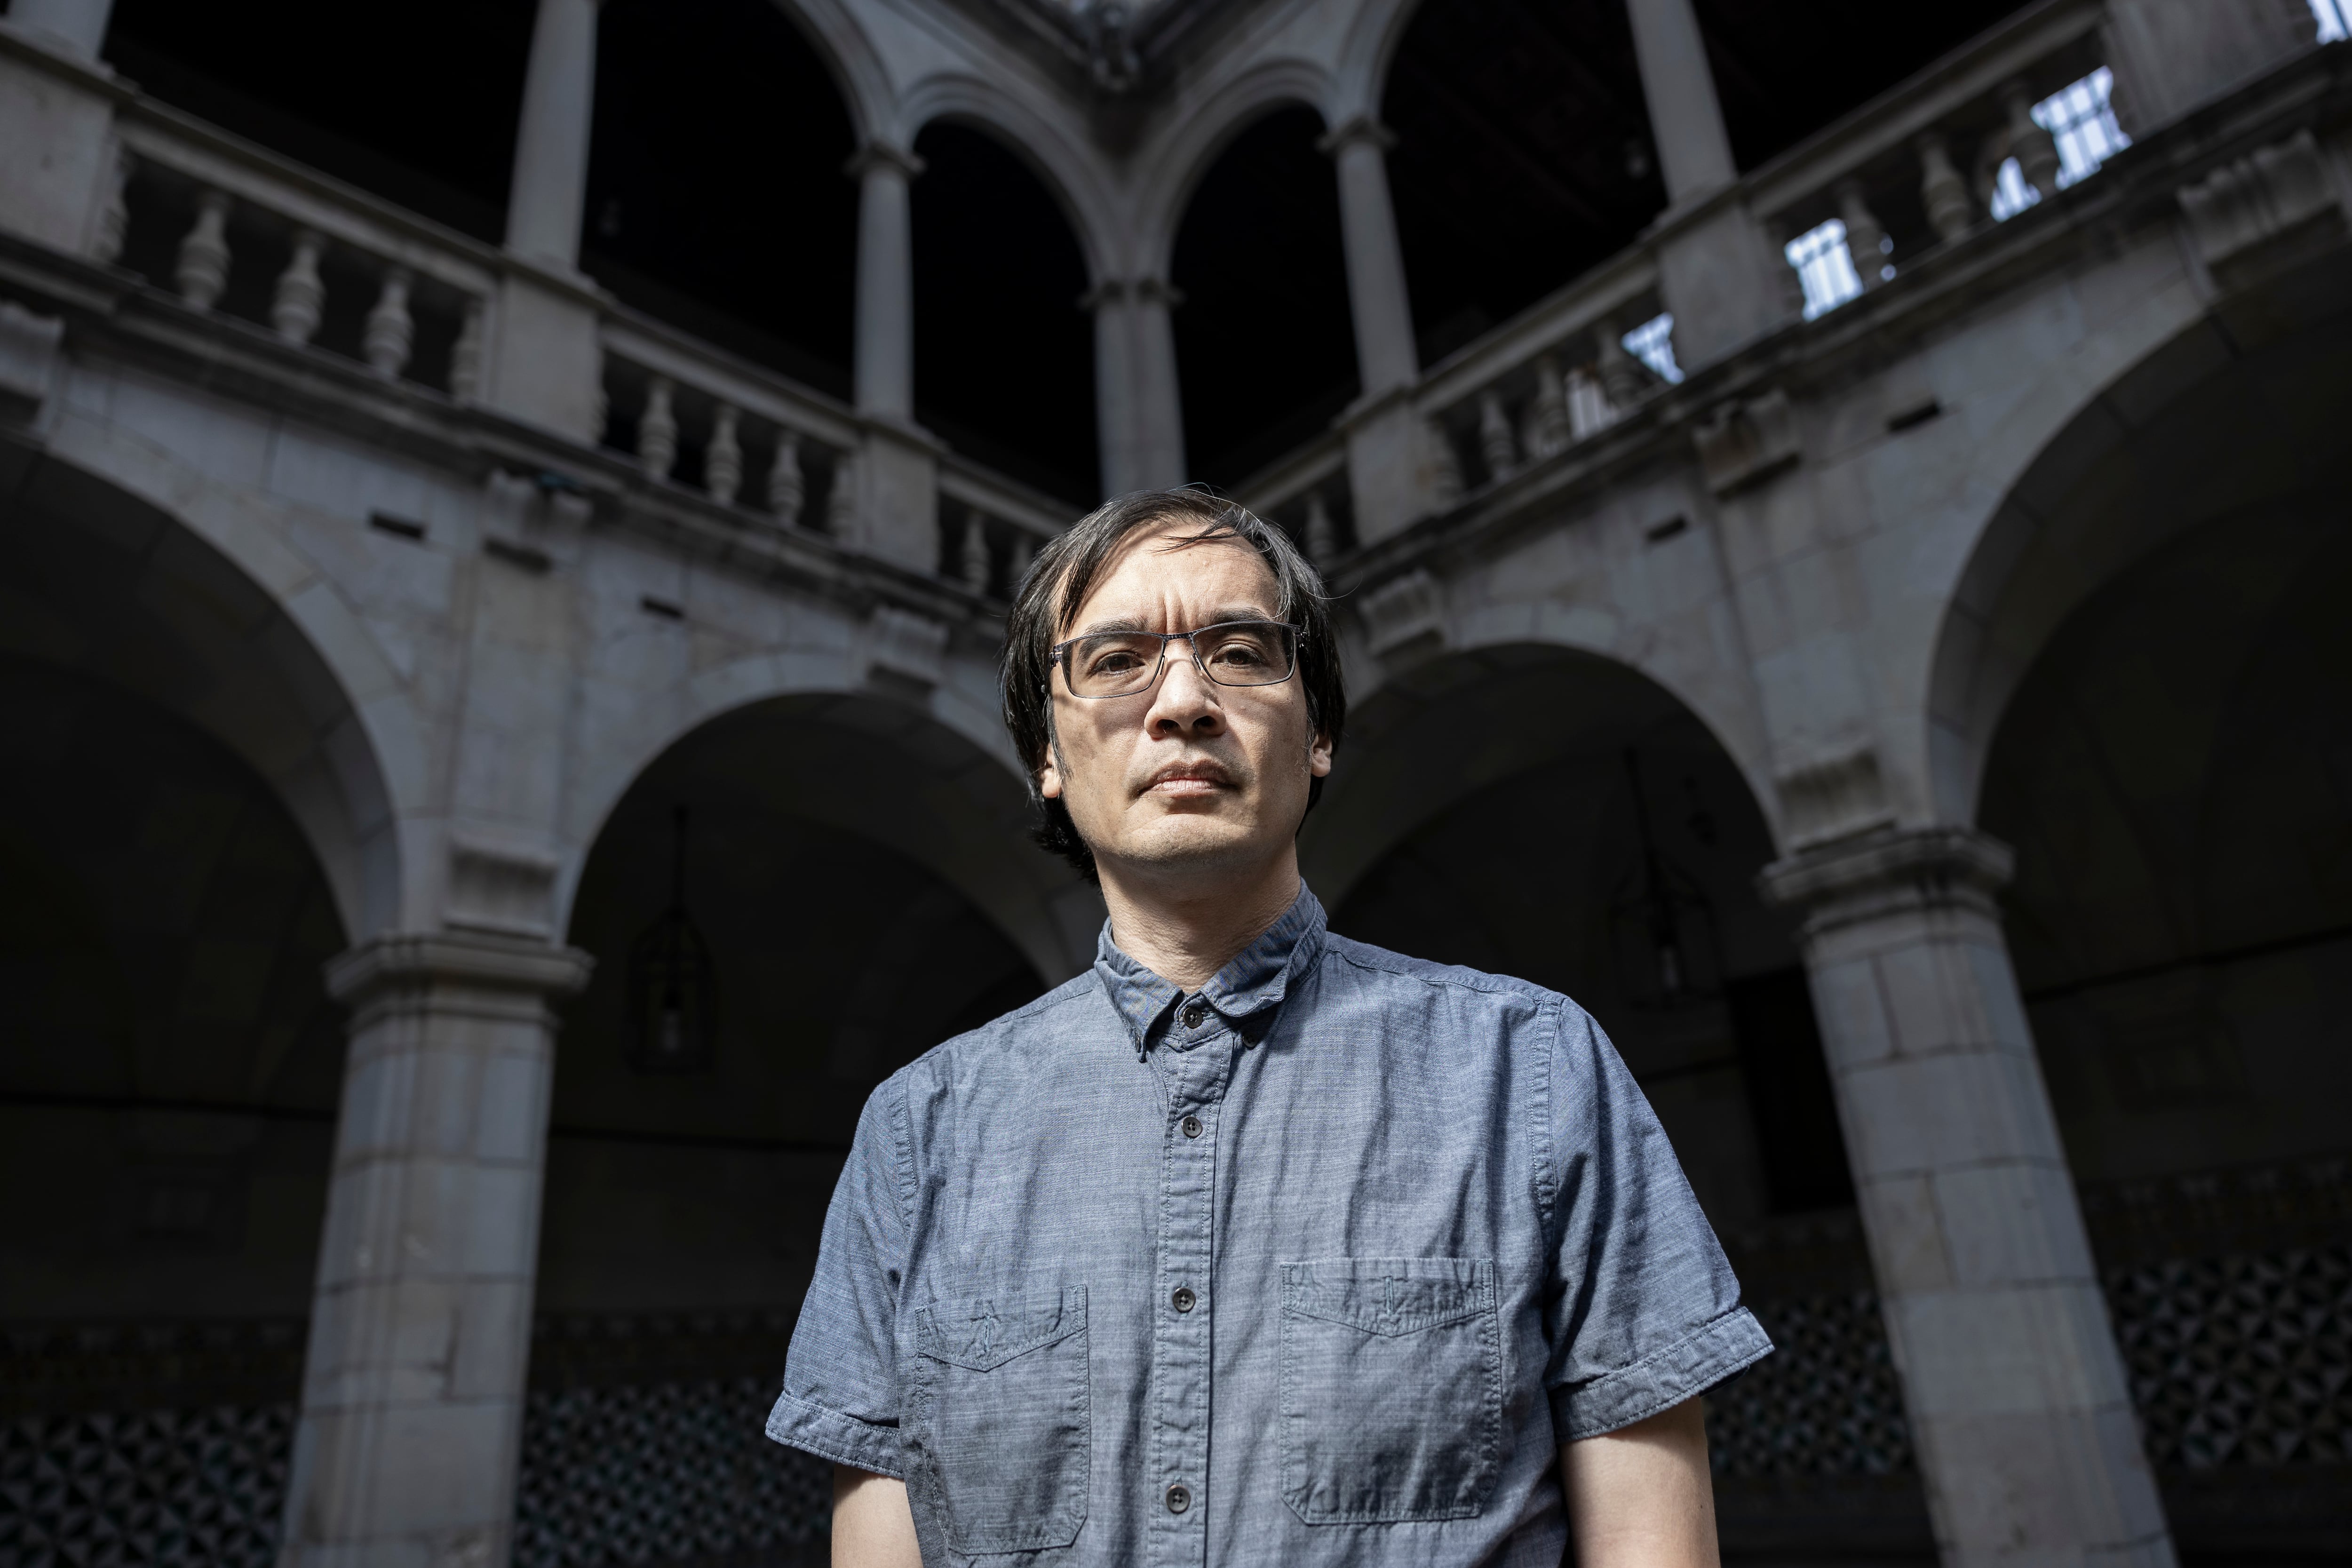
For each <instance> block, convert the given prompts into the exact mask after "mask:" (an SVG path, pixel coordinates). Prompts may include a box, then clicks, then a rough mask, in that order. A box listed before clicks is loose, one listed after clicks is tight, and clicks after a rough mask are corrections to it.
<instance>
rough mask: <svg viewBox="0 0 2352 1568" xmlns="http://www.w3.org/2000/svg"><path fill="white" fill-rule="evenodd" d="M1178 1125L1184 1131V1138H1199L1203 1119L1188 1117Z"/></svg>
mask: <svg viewBox="0 0 2352 1568" xmlns="http://www.w3.org/2000/svg"><path fill="white" fill-rule="evenodd" d="M1176 1125H1177V1126H1179V1127H1181V1128H1182V1129H1183V1130H1184V1136H1185V1137H1187V1138H1198V1137H1199V1136H1200V1135H1201V1119H1200V1118H1199V1117H1197V1116H1188V1117H1186V1118H1184V1120H1183V1121H1180V1122H1178V1123H1177V1124H1176Z"/></svg>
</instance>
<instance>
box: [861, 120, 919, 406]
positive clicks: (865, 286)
mask: <svg viewBox="0 0 2352 1568" xmlns="http://www.w3.org/2000/svg"><path fill="white" fill-rule="evenodd" d="M922 172H923V165H922V162H921V160H919V159H918V158H917V157H916V156H915V155H914V154H913V153H908V152H907V151H905V150H904V149H902V148H898V147H892V146H889V145H887V143H884V142H870V143H868V144H867V145H866V147H865V148H864V149H862V150H861V151H860V152H859V153H857V155H856V157H854V158H852V159H851V160H850V161H849V173H850V174H854V175H856V177H857V182H858V193H857V318H856V333H857V336H856V368H855V371H854V373H853V375H852V383H853V385H854V387H855V390H856V401H857V410H858V412H859V413H861V414H871V415H874V416H877V417H880V418H884V419H905V420H911V419H913V418H914V416H915V268H914V259H913V254H912V251H911V248H910V243H909V242H910V236H909V232H908V214H907V182H908V181H909V180H911V179H913V178H914V177H915V176H916V175H917V174H921V173H922Z"/></svg>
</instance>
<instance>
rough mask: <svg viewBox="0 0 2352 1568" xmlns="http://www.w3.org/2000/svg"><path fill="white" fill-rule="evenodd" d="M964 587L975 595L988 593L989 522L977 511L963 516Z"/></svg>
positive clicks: (962, 565) (962, 564)
mask: <svg viewBox="0 0 2352 1568" xmlns="http://www.w3.org/2000/svg"><path fill="white" fill-rule="evenodd" d="M958 564H959V565H961V567H962V568H963V585H964V586H965V587H967V588H969V589H971V591H972V592H973V593H975V594H985V593H987V592H988V520H987V519H985V518H983V517H982V516H981V515H980V513H979V512H978V511H977V510H971V511H967V512H965V513H964V514H963V551H962V554H961V559H960V560H959V562H958Z"/></svg>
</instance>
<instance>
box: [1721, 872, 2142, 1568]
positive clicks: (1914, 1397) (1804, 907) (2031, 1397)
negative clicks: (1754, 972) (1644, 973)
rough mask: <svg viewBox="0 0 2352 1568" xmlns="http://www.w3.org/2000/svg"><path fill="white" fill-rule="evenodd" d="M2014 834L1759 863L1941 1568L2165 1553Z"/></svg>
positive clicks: (2138, 1558) (2103, 1560) (2126, 1560)
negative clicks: (2044, 1007)
mask: <svg viewBox="0 0 2352 1568" xmlns="http://www.w3.org/2000/svg"><path fill="white" fill-rule="evenodd" d="M2009 870H2010V853H2009V851H2008V849H2007V848H2006V847H2003V846H2001V845H2000V844H1998V843H1996V842H1995V841H1994V840H1992V839H1990V838H1988V837H1985V836H1984V835H1982V834H1980V833H1979V832H1977V831H1975V830H1974V829H1972V828H1967V827H1948V826H1946V827H1928V828H1919V829H1915V830H1908V831H1897V830H1894V829H1885V830H1881V831H1879V832H1875V833H1871V834H1865V835H1863V836H1861V837H1856V838H1852V839H1847V840H1844V841H1842V842H1839V843H1835V844H1831V845H1827V846H1823V847H1820V848H1816V849H1811V850H1807V851H1804V852H1801V853H1800V854H1798V855H1795V856H1792V857H1791V858H1788V859H1785V860H1782V861H1780V862H1779V863H1777V864H1775V865H1772V866H1769V867H1768V868H1765V871H1764V874H1763V883H1764V886H1765V889H1766V890H1767V891H1768V892H1769V894H1770V895H1771V896H1772V897H1773V898H1774V899H1775V900H1777V901H1779V902H1780V903H1782V904H1785V905H1788V906H1790V907H1791V908H1793V909H1796V910H1800V911H1801V913H1802V921H1803V923H1802V935H1801V940H1802V944H1803V947H1804V952H1805V962H1806V965H1807V967H1808V968H1809V970H1810V971H1811V979H1812V992H1813V1004H1814V1006H1815V1008H1816V1010H1817V1011H1818V1013H1819V1015H1820V1019H1821V1029H1822V1046H1823V1048H1824V1049H1825V1050H1826V1051H1827V1052H1828V1055H1829V1058H1830V1069H1831V1075H1832V1080H1833V1081H1834V1082H1835V1084H1836V1086H1837V1101H1838V1113H1839V1118H1840V1120H1841V1121H1842V1122H1843V1126H1844V1129H1845V1137H1846V1146H1847V1149H1848V1150H1849V1152H1850V1153H1851V1156H1852V1159H1853V1173H1854V1189H1855V1192H1856V1194H1857V1196H1858V1198H1859V1200H1860V1204H1861V1208H1862V1219H1863V1228H1864V1234H1865V1235H1866V1236H1867V1237H1868V1240H1869V1244H1870V1252H1871V1258H1872V1263H1873V1266H1874V1270H1875V1272H1876V1275H1877V1279H1878V1289H1879V1296H1880V1301H1881V1306H1882V1309H1883V1310H1884V1312H1885V1320H1886V1330H1887V1337H1888V1340H1889V1342H1891V1344H1892V1347H1893V1350H1894V1353H1895V1367H1896V1370H1897V1372H1898V1373H1900V1374H1901V1376H1902V1380H1903V1394H1904V1404H1905V1407H1906V1411H1907V1412H1908V1414H1909V1417H1910V1426H1911V1436H1912V1442H1913V1444H1914V1446H1915V1447H1916V1451H1917V1453H1918V1457H1919V1467H1920V1470H1921V1472H1922V1475H1923V1476H1924V1478H1925V1479H1926V1482H1927V1502H1928V1509H1929V1511H1930V1513H1931V1514H1932V1516H1933V1518H1934V1521H1935V1529H1936V1537H1937V1544H1938V1546H1939V1548H1940V1550H1941V1552H1942V1556H1943V1561H1944V1562H1945V1563H1948V1564H1952V1565H1955V1568H1959V1565H1975V1564H1986V1565H1990V1564H1993V1563H2002V1564H2010V1565H2016V1564H2024V1563H2032V1564H2037V1565H2040V1564H2047V1565H2051V1568H2056V1565H2058V1564H2090V1563H2099V1564H2103V1565H2106V1564H2137V1565H2145V1568H2170V1564H2171V1563H2172V1562H2173V1555H2172V1543H2171V1540H2170V1537H2169V1536H2168V1533H2167V1531H2166V1529H2165V1522H2164V1513H2163V1510H2162V1507H2161V1504H2160V1503H2159V1502H2158V1497H2157V1490H2156V1483H2155V1479H2154V1478H2153V1477H2152V1476H2151V1474H2150V1473H2149V1470H2148V1466H2147V1458H2146V1457H2145V1455H2144V1454H2143V1453H2142V1452H2141V1449H2140V1445H2139V1436H2138V1432H2137V1427H2136V1426H2135V1425H2134V1421H2133V1416H2132V1406H2131V1400H2130V1396H2129V1393H2128V1389H2127V1386H2126V1383H2125V1379H2124V1368H2123V1358H2122V1356H2121V1354H2120V1353H2119V1352H2117V1350H2116V1342H2115V1335H2114V1331H2113V1330H2112V1329H2111V1328H2110V1326H2109V1324H2108V1321H2107V1315H2106V1307H2105V1301H2104V1300H2103V1299H2102V1298H2101V1296H2100V1292H2099V1285H2098V1280H2097V1278H2096V1276H2095V1273H2094V1272H2093V1268H2092V1262H2091V1249H2090V1243H2089V1240H2088V1238H2087V1237H2086V1236H2085V1234H2084V1228H2083V1216H2082V1211H2081V1209H2080V1207H2079V1205H2078V1204H2077V1202H2076V1200H2075V1196H2074V1183H2073V1181H2072V1179H2071V1178H2070V1176H2069V1174H2068V1173H2067V1167H2066V1154H2065V1151H2064V1149H2063V1148H2062V1147H2061V1146H2060V1143H2059V1140H2058V1127H2057V1122H2056V1121H2055V1119H2054V1117H2053V1114H2052V1112H2051V1109H2050V1097H2049V1093H2048V1090H2047V1089H2045V1088H2044V1087H2043V1084H2042V1073H2041V1068H2040V1066H2039V1064H2038V1063H2037V1061H2036V1059H2035V1057H2034V1052H2033V1037H2032V1031H2031V1030H2030V1028H2029V1027H2028V1026H2027V1023H2026V1017H2025V1007H2024V1004H2023V1002H2022V1001H2021V998H2020V997H2019V995H2018V989H2017V980H2016V976H2015V975H2014V973H2012V972H2011V968H2010V962H2009V950H2008V946H2007V944H2006V942H2004V941H2003V940H2002V936H2001V928H2000V910H1999V908H1998V906H1997V905H1996V904H1995V902H1994V900H1993V892H1994V889H1997V888H1998V887H1999V886H2000V884H2001V883H2002V882H2004V881H2006V880H2007V879H2008V876H2009Z"/></svg>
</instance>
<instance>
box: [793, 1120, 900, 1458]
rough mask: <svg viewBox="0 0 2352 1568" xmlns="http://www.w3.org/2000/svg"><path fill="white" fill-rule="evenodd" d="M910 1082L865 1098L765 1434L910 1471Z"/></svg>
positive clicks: (820, 1453)
mask: <svg viewBox="0 0 2352 1568" xmlns="http://www.w3.org/2000/svg"><path fill="white" fill-rule="evenodd" d="M904 1129H905V1086H904V1084H903V1083H902V1082H901V1081H900V1080H899V1079H891V1080H890V1081H888V1082H887V1083H885V1084H884V1085H883V1086H882V1087H881V1088H879V1089H876V1090H875V1091H874V1093H873V1094H872V1095H871V1096H870V1097H869V1098H868V1099H867V1100H866V1109H865V1110H864V1111H863V1112H861V1113H860V1114H859V1116H858V1118H857V1135H856V1139H855V1140H854V1141H853V1142H852V1143H851V1144H850V1149H849V1159H848V1161H847V1163H845V1164H844V1165H843V1166H842V1171H841V1180H840V1182H839V1183H838V1184H835V1187H834V1189H833V1203H832V1205H831V1206H829V1207H828V1208H827V1209H826V1210H825V1215H824V1237H823V1238H822V1239H821V1240H820V1241H819V1243H818V1246H817V1255H816V1275H815V1278H814V1279H812V1280H811V1281H810V1282H809V1289H808V1296H807V1298H806V1299H805V1300H803V1301H802V1303H801V1315H800V1321H799V1322H798V1323H797V1324H795V1325H794V1326H793V1344H792V1350H791V1352H789V1353H788V1354H787V1356H786V1358H785V1362H784V1387H783V1392H782V1394H780V1395H779V1396H778V1397H777V1400H776V1405H775V1408H774V1409H773V1410H772V1411H771V1412H769V1415H768V1436H771V1437H772V1438H774V1439H775V1440H776V1441H777V1442H779V1443H784V1444H789V1445H790V1446H791V1447H795V1448H804V1449H806V1450H807V1451H808V1452H810V1453H812V1454H814V1455H816V1456H817V1457H818V1458H825V1459H830V1460H832V1461H833V1462H834V1463H835V1464H838V1465H849V1466H853V1467H855V1468H858V1469H861V1470H872V1471H875V1472H877V1473H878V1474H881V1475H885V1476H890V1477H893V1478H896V1479H901V1480H903V1479H906V1473H907V1471H906V1461H905V1459H904V1458H903V1457H902V1451H901V1449H900V1447H899V1442H898V1352H897V1349H896V1345H897V1331H898V1284H899V1281H900V1279H902V1278H904V1275H905V1271H906V1260H907V1223H906V1211H905V1208H904V1206H903V1202H902V1194H903V1193H904V1191H905V1185H904V1182H903V1179H902V1178H903V1164H902V1162H903V1161H904V1159H905V1157H906V1142H905V1138H904Z"/></svg>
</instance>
